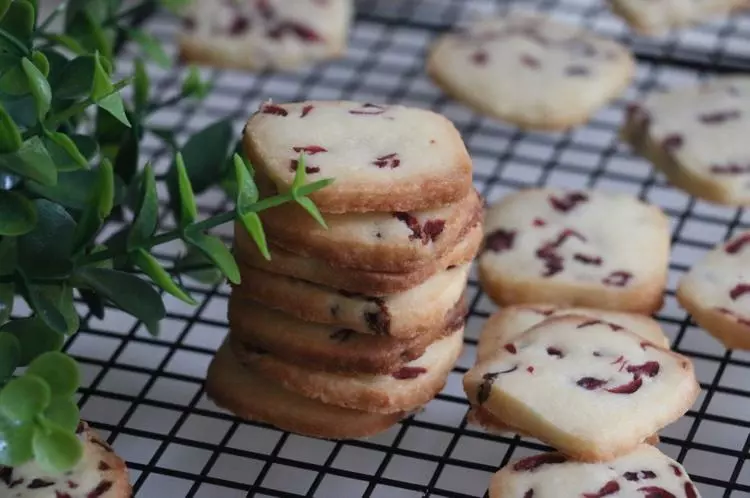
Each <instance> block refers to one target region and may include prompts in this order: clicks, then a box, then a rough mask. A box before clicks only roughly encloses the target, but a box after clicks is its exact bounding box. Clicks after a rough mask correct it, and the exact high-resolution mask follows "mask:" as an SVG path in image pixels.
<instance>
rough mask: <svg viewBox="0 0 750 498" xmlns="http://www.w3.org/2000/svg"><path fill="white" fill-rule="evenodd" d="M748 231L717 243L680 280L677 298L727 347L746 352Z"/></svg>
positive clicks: (749, 325)
mask: <svg viewBox="0 0 750 498" xmlns="http://www.w3.org/2000/svg"><path fill="white" fill-rule="evenodd" d="M749 269H750V232H743V233H740V234H737V235H735V236H734V237H732V238H731V239H730V240H729V241H728V242H725V243H723V244H719V246H718V247H716V248H714V249H713V250H712V251H710V252H709V253H708V254H706V256H705V257H704V258H703V259H702V260H700V261H699V262H698V263H696V264H695V265H693V267H692V268H691V269H690V271H689V272H688V273H687V274H686V275H685V276H684V277H683V278H682V280H680V284H679V287H678V288H677V299H678V300H679V302H680V304H681V305H682V306H683V307H684V308H685V309H686V310H687V311H688V312H689V313H690V314H691V315H692V316H693V319H694V320H695V321H696V322H697V323H698V325H700V326H701V327H703V328H704V329H706V331H708V332H709V333H710V334H711V335H713V336H714V337H716V338H717V339H718V340H720V341H721V342H722V343H724V345H725V346H726V347H728V348H738V349H750V271H749Z"/></svg>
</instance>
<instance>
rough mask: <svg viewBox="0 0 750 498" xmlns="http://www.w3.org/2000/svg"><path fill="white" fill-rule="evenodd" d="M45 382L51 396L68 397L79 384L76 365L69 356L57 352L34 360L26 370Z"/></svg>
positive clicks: (79, 374)
mask: <svg viewBox="0 0 750 498" xmlns="http://www.w3.org/2000/svg"><path fill="white" fill-rule="evenodd" d="M28 374H32V375H35V376H37V377H39V378H40V379H42V380H44V381H45V382H47V385H48V386H49V388H50V392H51V393H52V396H63V397H70V396H72V395H73V394H74V393H75V392H76V390H78V386H79V385H80V383H81V373H80V372H79V370H78V364H77V363H76V362H75V360H73V358H71V357H70V356H68V355H66V354H64V353H60V352H58V351H50V352H48V353H44V354H43V355H41V356H40V357H39V358H37V359H35V360H34V361H32V362H31V364H30V365H29V368H28V370H26V375H28Z"/></svg>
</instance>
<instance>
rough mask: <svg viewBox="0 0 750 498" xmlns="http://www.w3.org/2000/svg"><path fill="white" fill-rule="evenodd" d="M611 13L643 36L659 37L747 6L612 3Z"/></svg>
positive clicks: (730, 2)
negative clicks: (667, 32) (669, 31)
mask: <svg viewBox="0 0 750 498" xmlns="http://www.w3.org/2000/svg"><path fill="white" fill-rule="evenodd" d="M611 5H612V10H613V11H614V12H615V14H618V15H619V16H620V17H622V18H623V19H625V21H626V22H627V23H628V24H629V25H630V26H631V27H632V28H633V29H635V30H636V31H638V32H639V33H642V34H646V35H658V34H662V33H664V32H666V31H668V30H669V29H672V28H680V27H684V26H689V25H691V24H697V23H700V22H704V21H706V20H707V19H709V18H710V17H712V16H716V17H719V16H722V15H724V16H725V15H727V14H729V13H730V12H732V11H735V10H739V9H745V8H747V7H748V3H747V1H746V0H711V1H696V0H672V1H669V2H653V1H651V0H611Z"/></svg>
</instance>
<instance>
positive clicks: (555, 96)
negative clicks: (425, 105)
mask: <svg viewBox="0 0 750 498" xmlns="http://www.w3.org/2000/svg"><path fill="white" fill-rule="evenodd" d="M634 70H635V63H634V61H633V57H632V56H631V55H630V52H629V51H628V50H627V49H626V48H625V47H624V46H622V45H620V44H618V43H616V42H614V41H611V40H607V39H605V38H601V37H599V36H596V35H594V34H592V33H588V32H586V31H583V30H581V29H580V28H577V27H574V26H570V25H567V24H563V23H559V22H557V21H554V20H552V19H551V18H548V17H546V16H543V15H540V14H530V13H521V12H516V13H512V14H510V15H508V16H507V17H503V18H497V19H488V20H483V21H480V22H477V23H476V24H474V25H471V26H469V27H468V28H466V29H465V30H464V31H459V32H456V33H449V34H446V35H443V36H442V37H441V38H440V39H439V40H438V41H437V42H436V43H435V45H434V46H433V48H432V50H431V52H430V55H429V58H428V61H427V71H428V73H429V74H430V76H431V77H432V79H433V80H434V81H435V82H436V83H437V85H438V86H440V87H441V88H442V89H443V90H444V91H445V92H446V93H448V94H450V95H451V96H453V97H455V98H456V99H457V100H459V101H462V102H464V103H466V104H467V105H469V106H471V107H473V108H474V109H475V110H477V111H478V112H481V113H484V114H488V115H491V116H494V117H497V118H499V119H502V120H505V121H509V122H511V123H513V124H516V125H518V126H521V127H523V128H531V129H551V130H558V129H566V128H569V127H572V126H575V125H578V124H582V123H584V122H586V121H587V120H588V119H589V117H590V116H591V114H593V113H594V112H595V111H596V110H597V109H599V108H600V107H601V106H603V105H604V104H606V103H607V102H609V101H610V100H611V99H613V98H614V97H616V96H617V95H619V94H620V93H621V92H622V91H623V90H624V89H625V87H627V85H628V84H629V82H630V80H631V78H632V76H633V73H634ZM509 74H512V75H513V77H512V78H509V77H508V75H509Z"/></svg>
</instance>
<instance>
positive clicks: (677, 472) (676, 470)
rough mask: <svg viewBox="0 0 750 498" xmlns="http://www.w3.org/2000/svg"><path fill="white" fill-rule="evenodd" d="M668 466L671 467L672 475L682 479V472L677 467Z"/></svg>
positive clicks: (673, 465) (671, 464)
mask: <svg viewBox="0 0 750 498" xmlns="http://www.w3.org/2000/svg"><path fill="white" fill-rule="evenodd" d="M669 466H670V467H672V472H674V475H676V476H677V477H682V470H680V468H679V467H678V466H677V465H675V464H673V463H670V464H669Z"/></svg>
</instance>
